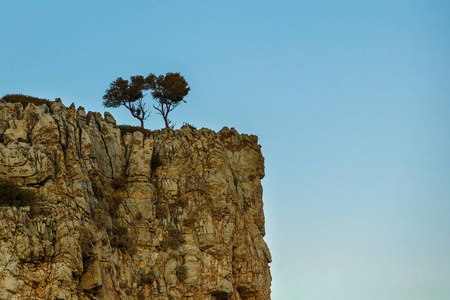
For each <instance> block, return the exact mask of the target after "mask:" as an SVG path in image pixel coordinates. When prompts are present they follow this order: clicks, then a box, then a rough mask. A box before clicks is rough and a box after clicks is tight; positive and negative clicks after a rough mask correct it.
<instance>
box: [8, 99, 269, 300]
mask: <svg viewBox="0 0 450 300" xmlns="http://www.w3.org/2000/svg"><path fill="white" fill-rule="evenodd" d="M263 176H264V159H263V157H262V155H261V150H260V146H259V145H258V141H257V137H256V136H248V135H245V134H238V133H237V132H236V131H235V130H234V129H228V128H224V129H222V130H221V131H219V132H217V133H216V132H214V131H212V130H209V129H201V130H197V129H195V128H193V127H191V126H183V127H182V129H181V130H175V131H174V130H169V129H164V130H160V131H159V130H158V131H152V132H148V133H146V134H143V133H141V132H139V131H136V132H133V133H126V134H125V135H124V136H123V137H122V136H121V131H120V129H119V127H118V126H117V125H116V121H115V120H114V118H113V116H111V115H110V114H108V113H106V114H105V116H104V117H102V116H101V115H100V114H99V113H94V112H89V113H86V112H85V110H84V109H83V108H81V107H80V108H78V110H77V109H75V106H74V105H73V104H72V105H71V106H70V107H69V108H67V107H65V106H64V105H63V104H62V103H61V102H59V101H57V102H54V103H52V104H51V105H49V106H47V105H41V106H36V105H34V104H31V103H30V104H29V105H27V106H26V107H23V106H22V104H20V103H7V102H5V101H0V180H6V181H8V182H14V183H16V184H18V185H20V186H21V187H22V188H23V189H28V190H31V191H35V192H36V193H37V194H38V195H39V197H40V198H39V199H40V200H39V201H38V202H37V203H36V205H34V206H32V207H31V208H30V207H21V208H16V207H11V206H6V207H0V299H11V300H12V299H161V300H162V299H192V300H196V299H232V300H238V299H255V300H256V299H270V282H271V276H270V271H269V266H268V264H269V263H270V261H271V257H270V252H269V249H268V248H267V245H266V243H265V242H264V240H263V237H264V214H263V203H262V187H261V183H260V180H261V178H263Z"/></svg>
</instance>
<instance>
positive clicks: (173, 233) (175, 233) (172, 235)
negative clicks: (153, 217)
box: [161, 228, 186, 250]
mask: <svg viewBox="0 0 450 300" xmlns="http://www.w3.org/2000/svg"><path fill="white" fill-rule="evenodd" d="M184 242H186V240H185V239H184V237H183V235H182V233H181V232H180V231H179V230H178V229H176V228H171V229H169V232H168V234H167V235H166V236H165V238H164V240H163V241H162V242H161V246H162V249H163V250H167V249H169V248H172V249H173V250H177V249H178V248H180V246H181V245H182V244H184Z"/></svg>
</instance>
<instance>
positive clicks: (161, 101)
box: [147, 73, 191, 128]
mask: <svg viewBox="0 0 450 300" xmlns="http://www.w3.org/2000/svg"><path fill="white" fill-rule="evenodd" d="M147 80H148V82H149V85H150V87H151V89H152V90H153V92H152V96H153V98H154V99H155V100H156V103H157V104H156V105H153V107H154V108H155V109H156V110H157V111H158V112H159V114H160V115H161V116H162V117H163V119H164V123H165V125H166V128H172V127H173V126H171V123H172V122H171V121H170V120H169V119H168V115H169V112H171V111H172V110H174V109H175V108H176V107H177V106H178V105H179V104H180V103H181V102H186V101H185V100H183V99H184V97H185V96H186V95H187V94H188V93H189V91H190V90H191V88H190V87H189V86H188V83H187V82H186V80H185V79H184V77H183V76H181V75H180V73H167V74H166V75H160V76H158V77H156V76H155V75H153V74H150V75H149V76H148V77H147Z"/></svg>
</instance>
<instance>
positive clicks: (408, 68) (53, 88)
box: [0, 0, 450, 300]
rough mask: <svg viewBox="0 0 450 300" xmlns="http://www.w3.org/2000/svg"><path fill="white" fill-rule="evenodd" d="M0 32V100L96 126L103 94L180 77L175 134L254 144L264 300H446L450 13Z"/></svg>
mask: <svg viewBox="0 0 450 300" xmlns="http://www.w3.org/2000/svg"><path fill="white" fill-rule="evenodd" d="M0 15H1V18H0V24H1V26H0V96H2V95H5V94H9V93H23V94H27V95H33V96H37V97H43V98H48V99H51V100H53V99H54V98H56V97H60V98H62V101H63V103H65V104H66V105H70V104H71V103H72V102H75V104H76V106H77V107H78V106H84V107H86V109H87V110H92V111H100V112H103V111H105V109H104V108H103V107H102V96H103V94H104V92H105V90H106V89H107V88H108V86H109V84H110V83H111V82H112V81H113V80H115V79H116V78H117V77H119V76H120V77H124V78H129V76H131V75H137V74H142V75H147V74H149V73H155V74H165V73H167V72H180V73H181V74H182V75H183V76H185V78H186V80H187V81H188V83H189V85H190V86H191V92H190V93H189V95H188V96H187V97H186V100H187V103H186V104H182V105H180V106H179V107H178V108H177V109H176V110H175V111H174V112H172V113H171V115H169V117H171V119H172V120H173V121H174V122H176V123H177V127H179V126H181V125H182V124H183V122H187V123H190V124H193V125H194V126H196V127H197V128H201V127H208V128H211V129H214V130H220V129H221V128H222V127H223V126H228V127H235V128H236V129H237V130H238V131H239V132H241V133H249V134H256V135H258V136H259V141H260V144H261V145H262V151H263V155H264V156H265V158H266V160H265V162H266V177H265V178H264V179H263V187H264V203H265V214H266V227H267V235H266V238H265V239H266V241H267V242H268V244H269V247H270V249H271V252H272V255H273V263H272V264H271V272H272V277H273V282H272V299H275V300H284V299H294V300H296V299H304V300H340V299H342V300H353V299H355V300H372V299H373V300H380V299H382V300H448V299H450V1H447V0H442V1H433V0H423V1H418V0H417V1H415V0H409V1H397V0H389V1H387V0H377V1H372V0H369V1H356V0H354V1H350V0H340V1H331V0H328V1H326V0H314V1H312V0H306V1H287V0H279V1H267V0H259V1H253V0H249V1H231V0H222V1H217V0H208V1H206V0H205V1H200V0H197V1H194V0H182V1H181V0H180V1H173V0H166V1H157V0H153V1H151V0H147V1H136V0H134V1H133V0H128V1H113V0H96V1H92V0H90V1H80V0H79V1H61V0H58V1H45V0H43V1H35V0H32V1H25V0H14V1H1V2H0ZM146 99H148V101H149V102H150V103H151V101H152V100H151V96H150V95H149V96H147V98H146ZM108 111H110V112H111V113H113V115H114V116H115V118H116V120H117V121H118V123H120V124H132V125H138V124H139V122H138V121H137V120H136V119H133V118H132V117H131V116H130V114H129V112H128V111H127V110H125V109H109V110H108ZM146 127H147V128H149V129H158V128H162V127H163V121H162V118H161V116H159V115H157V114H156V113H153V114H152V116H151V118H150V119H149V120H148V121H147V122H146Z"/></svg>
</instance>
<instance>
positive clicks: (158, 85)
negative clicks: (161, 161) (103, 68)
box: [103, 73, 191, 128]
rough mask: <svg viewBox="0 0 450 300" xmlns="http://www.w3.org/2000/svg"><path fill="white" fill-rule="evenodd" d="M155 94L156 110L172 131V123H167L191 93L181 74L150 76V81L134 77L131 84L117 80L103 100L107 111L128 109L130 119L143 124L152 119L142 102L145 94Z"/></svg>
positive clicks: (148, 77)
mask: <svg viewBox="0 0 450 300" xmlns="http://www.w3.org/2000/svg"><path fill="white" fill-rule="evenodd" d="M149 89H151V90H152V96H153V98H154V99H155V101H156V105H153V107H154V108H155V109H156V110H157V111H158V113H159V114H160V115H161V116H162V117H163V119H164V123H165V125H166V128H172V127H173V125H172V122H171V121H170V120H169V119H168V115H169V112H171V111H172V110H174V109H175V108H176V107H177V106H178V105H179V104H180V103H181V102H186V101H185V100H184V97H185V96H186V95H187V94H188V93H189V91H190V89H191V88H190V87H189V86H188V83H187V82H186V80H185V79H184V77H183V76H181V75H180V73H167V74H166V75H160V76H155V75H154V74H152V73H150V74H149V75H148V76H147V77H145V78H144V77H143V76H142V75H136V76H131V77H130V81H128V80H125V79H123V78H122V77H119V78H117V79H116V80H115V81H113V82H112V83H111V84H110V87H109V89H108V90H106V93H105V95H104V96H103V105H104V106H105V107H120V106H125V107H126V108H127V109H128V110H129V111H130V112H131V115H132V116H133V117H135V118H137V119H138V120H139V121H140V122H141V128H144V121H145V120H146V119H147V118H148V117H149V116H150V111H149V109H148V107H147V105H146V103H145V102H144V101H143V98H144V96H145V95H144V93H143V92H144V91H146V90H149Z"/></svg>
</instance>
